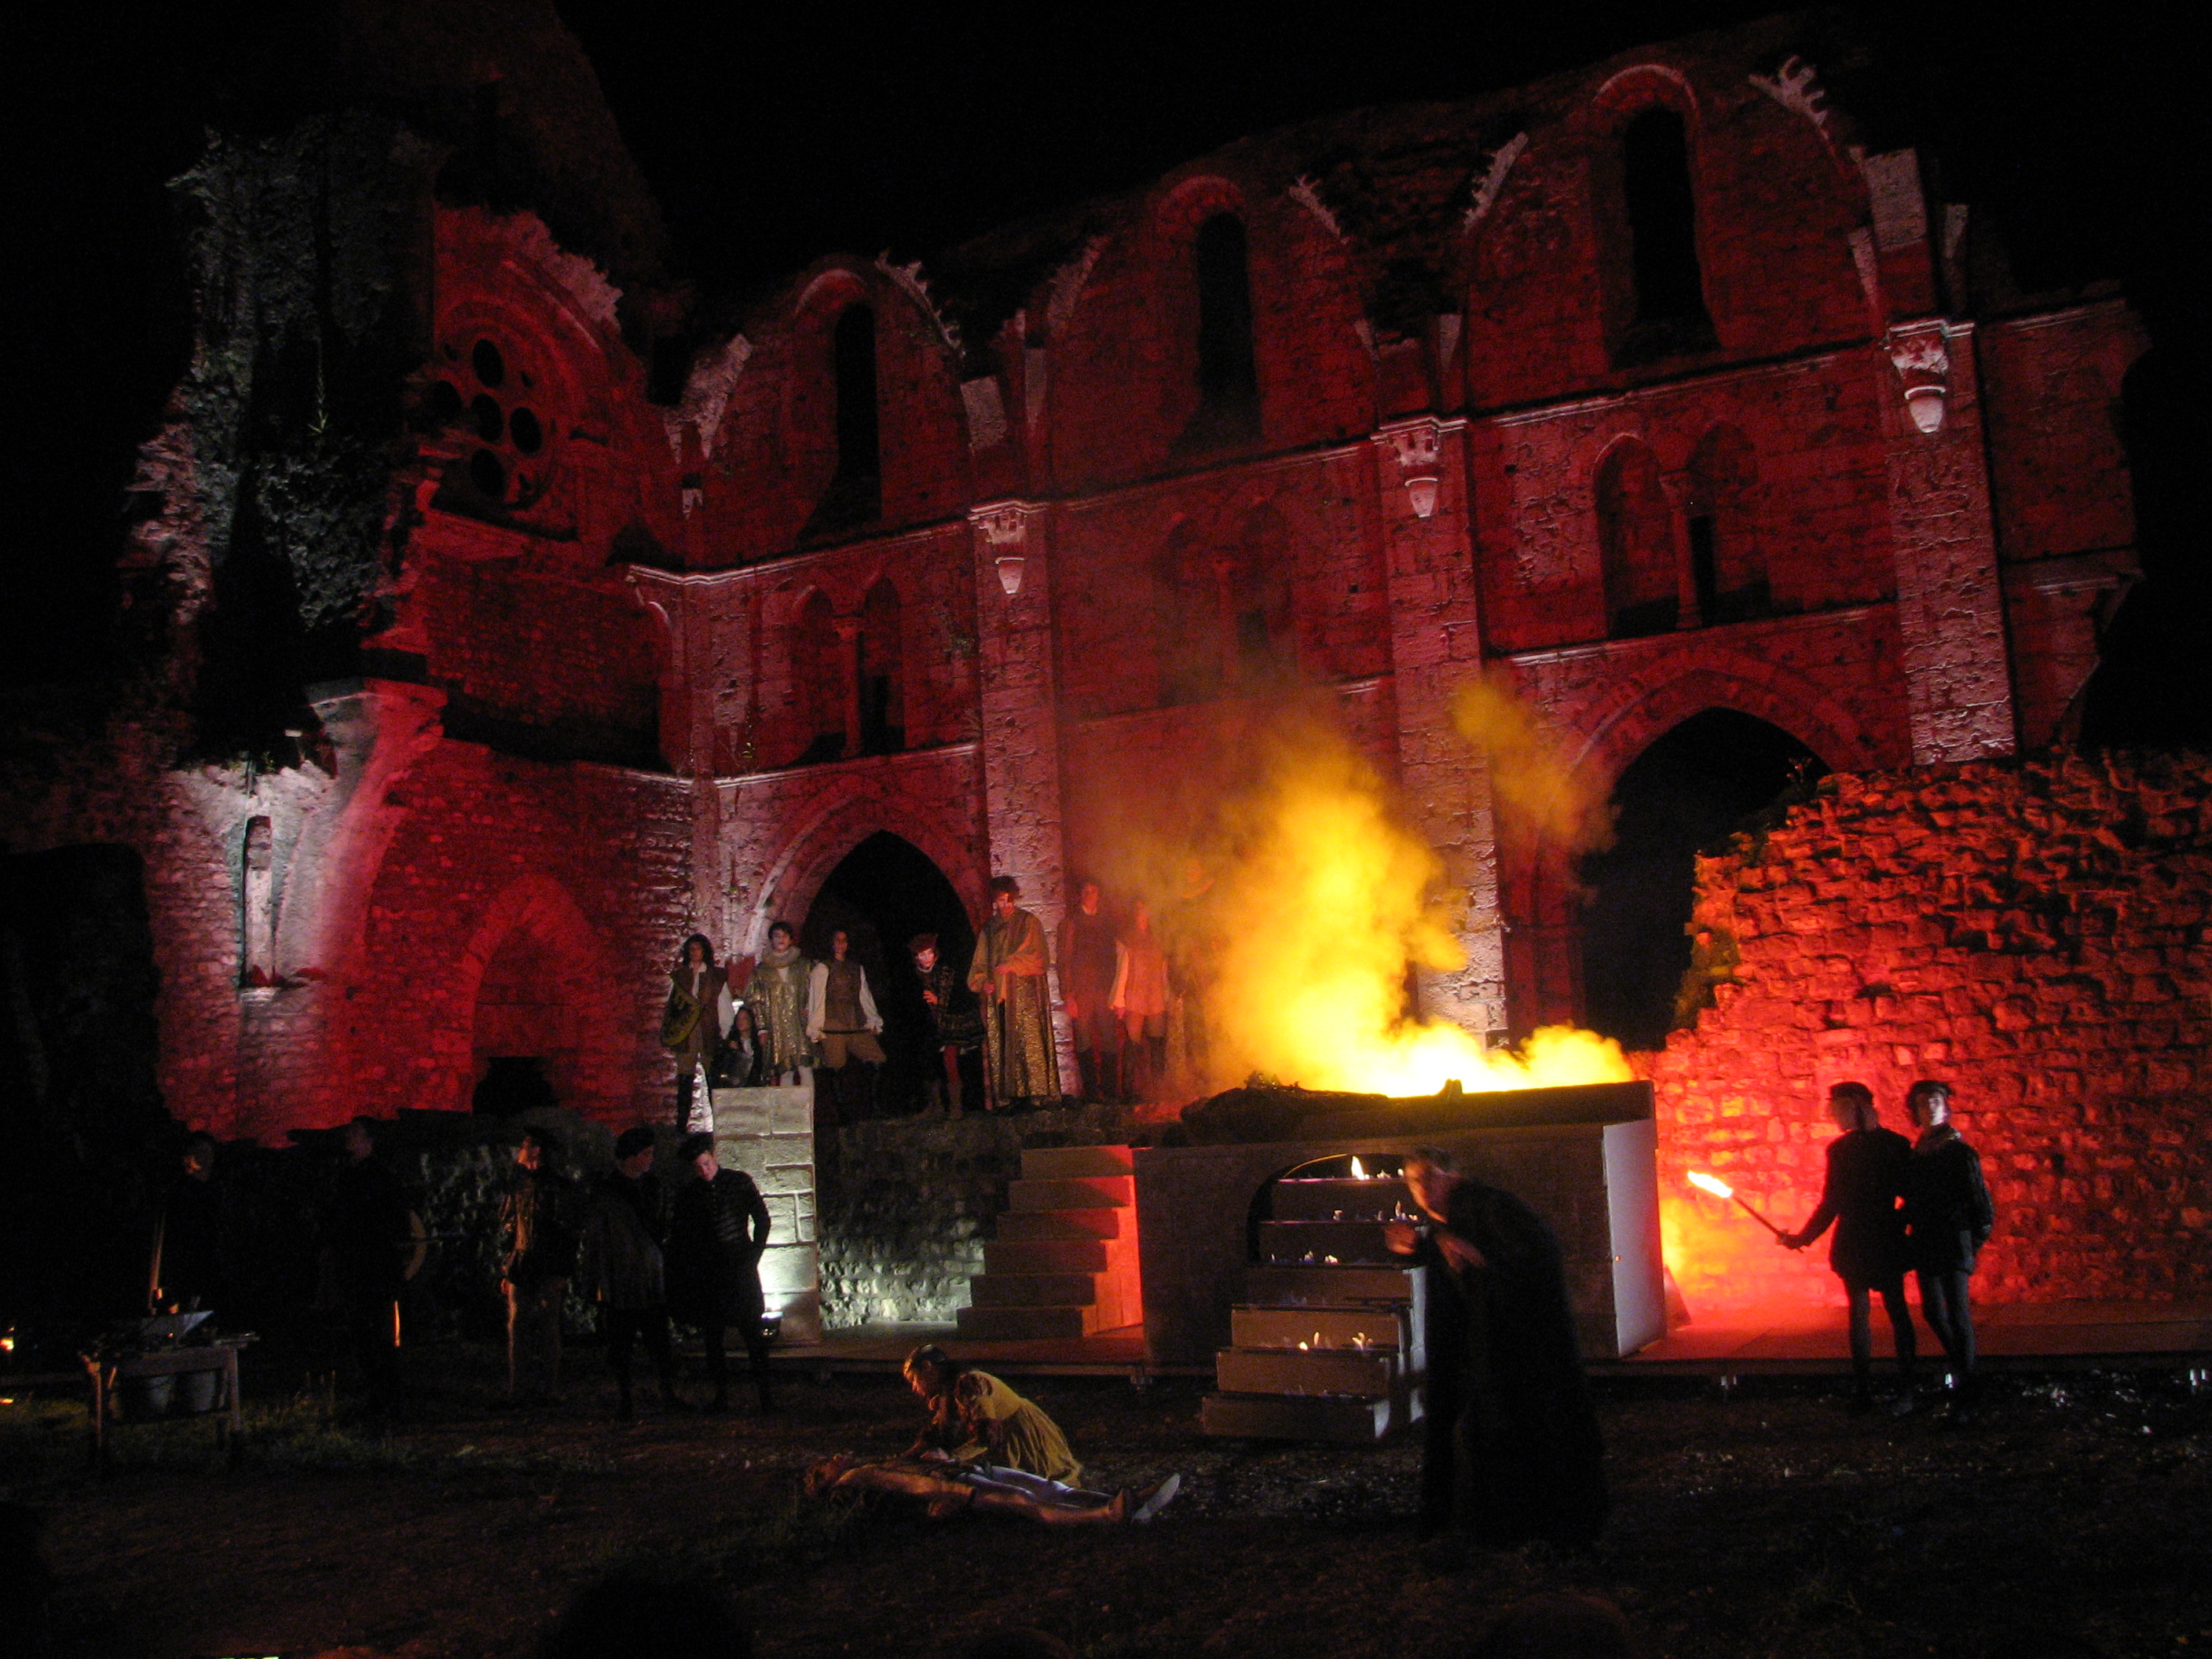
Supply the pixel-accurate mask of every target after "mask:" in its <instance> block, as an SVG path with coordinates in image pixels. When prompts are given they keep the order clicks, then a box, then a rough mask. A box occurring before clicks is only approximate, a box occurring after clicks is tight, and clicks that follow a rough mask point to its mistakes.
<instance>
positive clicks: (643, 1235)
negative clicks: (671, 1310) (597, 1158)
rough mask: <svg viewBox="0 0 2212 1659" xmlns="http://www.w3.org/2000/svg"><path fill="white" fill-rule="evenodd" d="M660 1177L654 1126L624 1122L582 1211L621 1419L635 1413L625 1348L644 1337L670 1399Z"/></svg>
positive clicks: (586, 1262)
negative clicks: (611, 1159)
mask: <svg viewBox="0 0 2212 1659" xmlns="http://www.w3.org/2000/svg"><path fill="white" fill-rule="evenodd" d="M667 1231H668V1229H667V1224H666V1222H665V1210H664V1208H663V1206H662V1203H661V1194H660V1178H659V1176H656V1175H654V1174H653V1131H652V1130H650V1129H648V1128H646V1127H643V1126H642V1125H640V1126H639V1127H635V1128H631V1129H625V1130H623V1132H622V1133H621V1134H620V1135H619V1136H617V1138H616V1140H615V1167H614V1168H613V1170H611V1171H610V1172H608V1173H607V1174H605V1175H603V1176H600V1177H599V1180H598V1181H597V1182H595V1183H594V1184H593V1186H592V1202H591V1207H590V1208H589V1209H588V1210H587V1211H586V1212H585V1219H584V1242H583V1249H582V1254H581V1267H582V1277H583V1281H584V1284H585V1286H586V1291H587V1292H588V1294H589V1295H590V1296H591V1297H592V1299H593V1300H594V1301H596V1302H598V1303H599V1304H600V1307H601V1309H602V1310H603V1312H602V1315H601V1320H600V1329H601V1331H602V1332H603V1333H604V1334H605V1337H606V1343H607V1365H608V1368H609V1369H610V1370H612V1371H613V1372H614V1374H615V1389H616V1391H617V1395H618V1396H619V1399H620V1404H619V1406H618V1407H617V1412H618V1414H619V1415H620V1416H621V1418H622V1420H623V1421H624V1422H625V1423H627V1422H629V1421H630V1420H631V1419H634V1418H635V1416H636V1415H637V1407H636V1404H635V1400H634V1398H633V1395H632V1394H631V1388H630V1378H631V1370H630V1356H631V1354H632V1352H634V1351H635V1348H636V1346H637V1345H638V1344H639V1343H640V1342H641V1341H642V1342H643V1344H644V1345H645V1352H646V1353H647V1357H648V1358H651V1359H652V1361H653V1372H654V1374H655V1375H656V1376H659V1379H660V1397H661V1400H662V1401H663V1402H664V1403H665V1404H666V1405H668V1406H670V1407H678V1406H680V1405H681V1404H682V1403H683V1401H681V1400H680V1399H678V1396H677V1393H676V1353H675V1349H674V1347H673V1346H671V1343H670V1341H669V1340H668V1297H667V1292H666V1275H665V1265H664V1261H663V1257H662V1254H661V1243H662V1240H663V1239H664V1237H665V1236H666V1233H667Z"/></svg>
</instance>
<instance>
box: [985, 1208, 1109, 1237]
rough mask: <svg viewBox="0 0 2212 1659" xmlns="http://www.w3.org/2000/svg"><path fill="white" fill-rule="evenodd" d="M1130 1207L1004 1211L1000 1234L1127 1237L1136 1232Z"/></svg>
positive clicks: (1001, 1215)
mask: <svg viewBox="0 0 2212 1659" xmlns="http://www.w3.org/2000/svg"><path fill="white" fill-rule="evenodd" d="M1136 1221H1137V1218H1136V1212H1135V1211H1133V1210H1007V1211H1004V1212H1001V1213H1000V1217H999V1237H1000V1238H1002V1239H1006V1240H1008V1241H1010V1242H1011V1241H1012V1240H1014V1239H1024V1238H1114V1239H1126V1238H1127V1237H1129V1236H1130V1235H1132V1234H1133V1233H1134V1232H1135V1231H1136Z"/></svg>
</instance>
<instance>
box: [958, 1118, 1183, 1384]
mask: <svg viewBox="0 0 2212 1659" xmlns="http://www.w3.org/2000/svg"><path fill="white" fill-rule="evenodd" d="M1134 1169H1135V1165H1134V1163H1133V1159H1132V1158H1131V1156H1130V1152H1129V1149H1128V1148H1127V1146H1031V1147H1028V1148H1025V1149H1024V1151H1023V1152H1022V1173H1021V1178H1020V1179H1019V1180H1018V1181H1013V1182H1008V1183H1007V1191H1006V1203H1007V1207H1006V1211H1005V1212H1004V1213H1002V1214H1001V1215H1000V1217H999V1231H998V1237H995V1238H994V1239H992V1240H990V1241H989V1242H987V1243H985V1245H984V1246H983V1271H982V1272H981V1273H978V1274H977V1275H976V1276H975V1278H973V1279H969V1281H968V1303H969V1305H968V1306H966V1307H964V1308H963V1309H961V1310H960V1312H959V1315H958V1318H959V1322H960V1334H961V1335H963V1336H964V1337H972V1338H979V1339H982V1340H997V1341H1006V1340H1020V1339H1024V1338H1037V1337H1085V1336H1089V1335H1091V1334H1093V1333H1095V1332H1097V1331H1108V1330H1114V1329H1116V1328H1120V1327H1121V1326H1124V1325H1134V1324H1137V1323H1139V1322H1141V1321H1142V1320H1143V1319H1144V1316H1145V1309H1144V1300H1143V1295H1142V1291H1140V1289H1139V1279H1138V1274H1137V1193H1136V1176H1135V1174H1134Z"/></svg>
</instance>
